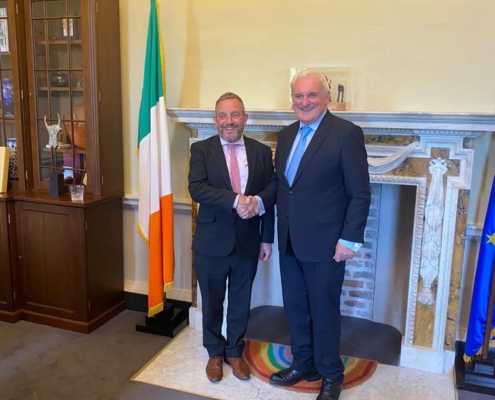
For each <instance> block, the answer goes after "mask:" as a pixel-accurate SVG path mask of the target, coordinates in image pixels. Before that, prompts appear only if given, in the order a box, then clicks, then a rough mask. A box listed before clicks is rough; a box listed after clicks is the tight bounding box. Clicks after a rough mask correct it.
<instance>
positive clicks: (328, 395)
mask: <svg viewBox="0 0 495 400" xmlns="http://www.w3.org/2000/svg"><path fill="white" fill-rule="evenodd" d="M341 391H342V383H340V382H337V381H332V380H331V379H323V380H322V381H321V390H320V394H319V395H318V397H317V398H316V400H339V397H340V392H341Z"/></svg>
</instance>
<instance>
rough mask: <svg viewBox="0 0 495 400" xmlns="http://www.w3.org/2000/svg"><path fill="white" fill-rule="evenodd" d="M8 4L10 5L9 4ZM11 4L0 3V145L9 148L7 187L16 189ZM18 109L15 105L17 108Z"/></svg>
mask: <svg viewBox="0 0 495 400" xmlns="http://www.w3.org/2000/svg"><path fill="white" fill-rule="evenodd" d="M9 3H10V4H9ZM12 6H13V2H8V1H0V93H1V96H0V146H6V147H8V148H9V149H10V157H9V171H8V180H9V188H17V187H18V181H19V168H18V155H17V149H18V143H17V128H16V104H17V103H18V101H17V96H18V93H17V90H15V89H14V83H15V79H14V74H15V72H16V71H15V65H16V60H15V59H14V55H13V54H15V52H13V51H12V50H13V49H12V47H13V46H14V45H15V43H14V42H13V40H11V37H12V36H13V34H12V31H14V30H15V29H14V21H15V18H14V16H15V11H14V9H13V7H12ZM17 108H18V106H17Z"/></svg>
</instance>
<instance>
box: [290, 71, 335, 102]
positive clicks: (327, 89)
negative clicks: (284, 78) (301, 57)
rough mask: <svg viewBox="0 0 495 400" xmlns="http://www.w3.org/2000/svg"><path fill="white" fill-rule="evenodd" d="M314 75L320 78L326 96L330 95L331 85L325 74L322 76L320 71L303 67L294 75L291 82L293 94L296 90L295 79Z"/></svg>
mask: <svg viewBox="0 0 495 400" xmlns="http://www.w3.org/2000/svg"><path fill="white" fill-rule="evenodd" d="M312 76H314V77H316V78H318V81H319V82H320V86H321V89H322V91H323V93H324V94H325V95H326V96H330V86H329V85H328V81H327V80H326V79H325V77H324V76H322V75H321V74H319V73H318V72H316V71H313V70H310V69H302V70H300V71H298V72H297V73H296V74H295V75H294V77H293V78H292V81H291V82H290V92H291V94H292V93H293V92H294V82H295V81H297V80H298V79H302V78H309V77H312Z"/></svg>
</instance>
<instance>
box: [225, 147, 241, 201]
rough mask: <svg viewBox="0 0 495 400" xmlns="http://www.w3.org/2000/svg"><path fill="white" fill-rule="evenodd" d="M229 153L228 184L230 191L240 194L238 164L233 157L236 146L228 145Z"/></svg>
mask: <svg viewBox="0 0 495 400" xmlns="http://www.w3.org/2000/svg"><path fill="white" fill-rule="evenodd" d="M227 146H228V147H229V152H230V182H231V183H232V190H233V191H234V192H235V193H239V194H241V173H240V171H239V164H238V162H237V157H236V155H235V148H236V146H239V145H237V144H228V145H227Z"/></svg>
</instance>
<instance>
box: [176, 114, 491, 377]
mask: <svg viewBox="0 0 495 400" xmlns="http://www.w3.org/2000/svg"><path fill="white" fill-rule="evenodd" d="M247 113H248V115H249V119H248V122H247V126H246V128H245V132H246V134H248V135H249V136H252V137H254V138H257V139H259V140H261V141H263V142H265V143H268V144H270V145H271V146H272V148H274V147H275V144H276V139H277V134H276V132H278V131H279V130H280V129H281V128H283V127H284V126H286V125H288V124H290V123H292V122H293V121H295V115H294V113H293V112H292V111H291V110H247ZM213 114H214V110H213V109H179V108H172V109H169V110H168V115H169V116H170V117H171V120H172V121H173V122H177V123H182V124H185V125H186V126H187V127H189V128H190V129H191V130H192V134H191V138H192V139H191V141H194V140H200V139H204V138H206V137H209V136H211V135H214V134H216V133H217V130H216V128H215V125H214V124H213V118H212V117H213ZM334 114H335V115H338V116H340V117H342V118H344V119H348V120H350V121H352V122H354V123H356V124H357V125H359V126H361V127H362V128H363V130H364V133H365V141H366V148H367V151H368V156H369V160H370V165H372V164H374V162H375V161H378V162H379V163H381V162H382V161H383V164H384V166H381V167H380V168H379V169H372V168H371V167H370V177H371V181H372V182H374V183H383V184H391V185H408V186H415V187H416V199H415V210H414V226H413V233H412V243H411V260H410V264H409V283H408V294H407V311H406V316H405V323H404V325H405V326H404V333H403V341H402V346H401V360H400V365H401V366H403V367H408V368H416V369H421V370H426V371H432V372H446V371H448V370H450V368H451V367H452V365H453V362H454V344H455V340H456V339H457V320H458V314H459V312H458V311H459V291H460V283H461V278H462V277H461V273H462V260H463V252H464V237H465V231H466V218H467V209H468V207H469V191H470V189H471V178H472V172H473V161H474V139H475V138H476V137H479V136H481V135H483V134H485V133H487V132H494V131H495V114H446V113H442V114H440V113H404V112H334ZM399 156H400V157H399ZM389 159H395V162H394V163H392V162H390V163H389V162H388V160H389ZM397 160H398V161H397ZM377 171H378V172H377ZM274 255H275V256H276V254H274ZM193 276H194V275H193ZM277 278H278V279H279V276H278V277H277V276H275V277H273V276H272V277H270V278H269V279H268V281H267V282H266V283H264V284H268V285H270V282H272V281H273V279H277ZM375 285H376V289H375V290H379V285H380V282H376V283H375ZM195 286H196V282H193V288H192V289H193V307H192V308H191V312H190V324H191V325H192V326H194V327H196V328H198V329H201V315H202V314H201V301H200V299H197V298H196V297H197V292H196V287H195ZM265 292H266V290H265ZM254 296H255V288H253V297H254Z"/></svg>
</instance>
